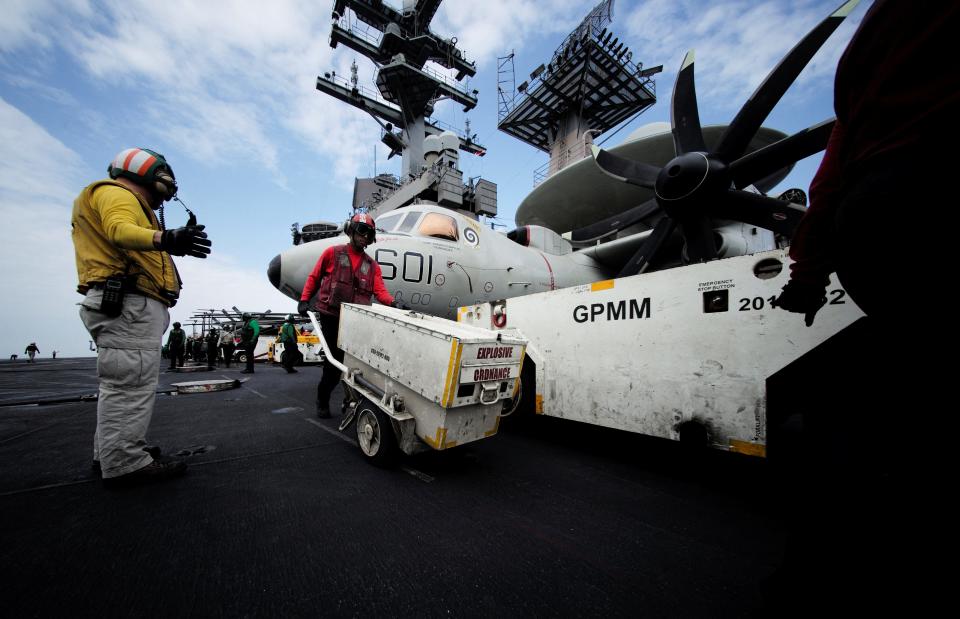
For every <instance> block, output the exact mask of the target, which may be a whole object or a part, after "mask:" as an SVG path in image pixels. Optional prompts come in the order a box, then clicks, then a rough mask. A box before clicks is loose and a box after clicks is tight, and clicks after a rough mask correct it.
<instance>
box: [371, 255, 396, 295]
mask: <svg viewBox="0 0 960 619" xmlns="http://www.w3.org/2000/svg"><path fill="white" fill-rule="evenodd" d="M373 296H375V297H376V298H377V301H380V303H383V304H384V305H393V297H392V296H391V295H390V292H389V291H388V290H387V287H386V286H384V285H383V274H382V273H381V271H380V265H379V264H377V263H376V262H374V263H373Z"/></svg>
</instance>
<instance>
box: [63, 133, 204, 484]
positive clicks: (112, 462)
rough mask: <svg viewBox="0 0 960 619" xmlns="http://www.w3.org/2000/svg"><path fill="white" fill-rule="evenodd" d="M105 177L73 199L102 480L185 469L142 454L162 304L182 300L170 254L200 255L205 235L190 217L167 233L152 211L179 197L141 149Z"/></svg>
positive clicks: (137, 479)
mask: <svg viewBox="0 0 960 619" xmlns="http://www.w3.org/2000/svg"><path fill="white" fill-rule="evenodd" d="M107 171H108V173H109V175H110V178H109V179H103V180H99V181H96V182H94V183H91V184H90V185H88V186H87V187H86V188H84V189H83V191H81V192H80V195H79V196H78V197H77V199H76V200H75V201H74V203H73V215H72V221H71V225H72V228H73V232H72V235H73V244H74V249H75V250H76V260H77V278H78V286H77V291H78V292H79V293H80V294H82V295H84V298H83V301H82V302H81V303H80V318H81V320H83V324H84V326H85V327H86V328H87V331H89V332H90V335H91V337H92V338H93V340H94V342H96V344H97V375H98V376H99V378H100V393H99V399H98V402H97V431H96V434H95V435H94V443H93V460H94V466H95V467H96V468H99V469H100V471H101V474H102V476H103V482H104V485H105V486H108V487H117V486H125V485H131V484H137V483H145V482H151V481H159V480H162V479H168V478H170V477H174V476H177V475H180V474H182V473H183V472H184V471H185V469H186V465H185V464H184V463H182V462H160V461H158V460H155V459H154V457H153V454H155V453H156V451H155V450H151V451H149V452H148V451H146V450H145V449H144V448H145V447H146V446H147V444H146V434H147V429H148V428H149V426H150V417H151V416H152V415H153V404H154V400H155V398H156V388H157V379H158V374H159V370H160V345H161V340H162V337H163V333H164V331H166V329H167V325H168V324H169V322H170V314H169V308H170V307H172V306H173V305H174V304H175V303H176V301H177V298H178V297H179V296H180V285H181V282H180V276H179V274H178V273H177V268H176V266H175V265H174V263H173V258H171V255H174V256H194V257H197V258H206V256H207V254H209V253H210V241H209V240H207V234H206V233H205V232H204V231H203V226H198V225H190V224H195V219H194V218H193V217H191V222H190V224H188V225H187V226H185V227H182V228H177V229H175V230H164V229H163V226H161V225H160V222H159V221H158V220H157V216H156V214H155V213H154V211H155V210H156V209H158V208H161V207H162V206H163V203H164V202H165V201H167V200H169V199H171V198H173V197H174V196H175V195H176V193H177V183H176V180H175V178H174V175H173V170H172V169H171V168H170V166H169V165H168V164H167V161H166V159H164V158H163V156H162V155H160V154H158V153H155V152H153V151H150V150H146V149H141V148H129V149H126V150H124V151H122V152H120V153H119V154H118V155H117V156H116V158H115V159H114V160H113V162H112V163H111V164H110V166H109V167H108V168H107Z"/></svg>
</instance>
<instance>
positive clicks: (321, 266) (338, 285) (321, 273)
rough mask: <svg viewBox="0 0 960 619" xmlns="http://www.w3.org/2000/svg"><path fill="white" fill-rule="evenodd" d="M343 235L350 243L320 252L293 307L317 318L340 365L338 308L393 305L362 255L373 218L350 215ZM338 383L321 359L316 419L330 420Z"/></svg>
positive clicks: (375, 267) (372, 233)
mask: <svg viewBox="0 0 960 619" xmlns="http://www.w3.org/2000/svg"><path fill="white" fill-rule="evenodd" d="M344 232H345V233H346V234H347V236H348V237H349V238H350V242H349V243H346V244H344V245H336V246H332V247H328V248H327V249H325V250H324V252H323V254H321V256H320V259H319V260H317V264H316V266H314V267H313V271H312V272H311V273H310V275H309V277H307V282H306V284H305V285H304V287H303V294H301V295H300V303H299V304H298V305H297V311H299V312H300V314H302V315H306V313H307V311H308V310H313V311H315V312H317V313H318V314H319V319H320V329H321V330H322V331H323V338H324V339H325V340H326V341H327V346H329V347H330V351H331V352H332V353H333V356H334V357H336V359H337V361H340V362H341V363H343V351H342V350H340V349H339V348H338V347H337V332H338V330H339V327H340V304H341V303H358V304H361V305H370V303H371V299H372V298H373V297H376V299H377V301H379V302H380V303H383V304H384V305H393V304H394V299H393V297H392V296H391V295H390V293H389V292H387V288H386V286H384V285H383V276H382V275H381V274H380V265H379V264H377V263H376V262H374V260H373V258H371V257H370V256H368V255H367V254H366V253H364V250H365V249H366V248H367V246H368V245H370V244H371V243H375V242H376V241H377V235H376V232H377V230H376V224H375V223H374V221H373V217H371V216H370V215H368V214H365V213H361V214H357V215H354V216H353V217H352V218H351V219H350V221H349V222H347V225H346V226H344ZM338 382H340V370H338V369H337V368H336V367H334V365H333V364H332V363H330V361H329V360H327V359H326V358H325V359H324V362H323V376H322V377H321V379H320V382H319V383H318V384H317V417H321V418H325V417H329V416H330V394H331V393H333V390H334V388H335V387H336V386H337V383H338Z"/></svg>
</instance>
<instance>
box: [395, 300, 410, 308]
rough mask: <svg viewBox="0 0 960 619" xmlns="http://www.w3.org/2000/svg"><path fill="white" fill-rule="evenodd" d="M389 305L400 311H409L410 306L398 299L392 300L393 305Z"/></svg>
mask: <svg viewBox="0 0 960 619" xmlns="http://www.w3.org/2000/svg"><path fill="white" fill-rule="evenodd" d="M390 305H392V306H394V307H395V308H397V309H402V310H408V309H410V306H409V305H407V304H406V303H404V302H403V301H401V300H400V299H394V300H393V303H391V304H390Z"/></svg>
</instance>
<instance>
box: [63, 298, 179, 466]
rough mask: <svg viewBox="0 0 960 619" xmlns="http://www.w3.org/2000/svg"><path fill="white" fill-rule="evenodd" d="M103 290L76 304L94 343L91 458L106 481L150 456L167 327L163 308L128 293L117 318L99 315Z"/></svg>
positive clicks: (147, 460) (165, 307)
mask: <svg viewBox="0 0 960 619" xmlns="http://www.w3.org/2000/svg"><path fill="white" fill-rule="evenodd" d="M102 296H103V291H102V290H90V291H88V292H87V296H86V297H85V298H84V300H83V301H82V302H81V303H80V319H81V320H82V321H83V324H84V326H85V327H86V328H87V331H89V332H90V335H91V336H92V337H93V341H94V342H96V344H97V376H98V377H99V378H100V397H99V400H98V401H97V431H96V434H95V435H94V438H93V459H94V460H99V461H100V470H101V472H102V474H103V477H104V478H110V477H119V476H120V475H126V474H127V473H132V472H134V471H137V470H139V469H141V468H143V467H145V466H147V465H148V464H150V463H151V462H153V458H151V456H150V455H149V454H148V453H146V452H145V451H143V447H144V446H145V445H146V444H147V443H146V436H147V429H148V428H149V426H150V418H151V417H152V416H153V404H154V401H155V400H156V396H157V393H156V392H157V380H158V378H159V373H160V345H161V340H162V338H163V333H164V331H166V330H167V325H168V324H169V323H170V313H169V311H168V309H167V306H166V305H164V304H163V303H161V302H160V301H156V300H154V299H151V298H149V297H144V296H140V295H135V294H127V295H126V296H125V297H124V300H123V311H122V312H121V314H120V315H119V316H117V317H115V318H111V317H109V316H106V315H105V314H102V313H100V312H99V311H97V310H98V309H99V308H100V302H101V299H102Z"/></svg>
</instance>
